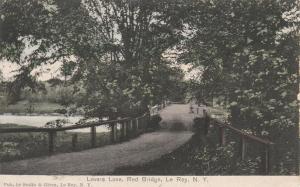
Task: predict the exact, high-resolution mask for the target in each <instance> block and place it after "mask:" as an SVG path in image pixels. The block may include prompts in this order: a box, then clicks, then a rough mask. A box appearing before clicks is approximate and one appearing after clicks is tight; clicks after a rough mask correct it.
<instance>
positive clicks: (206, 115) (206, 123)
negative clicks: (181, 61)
mask: <svg viewBox="0 0 300 187" xmlns="http://www.w3.org/2000/svg"><path fill="white" fill-rule="evenodd" d="M197 112H198V110H197ZM203 118H204V135H205V136H206V135H207V134H208V128H209V122H210V119H209V116H208V114H207V112H206V110H205V109H203Z"/></svg>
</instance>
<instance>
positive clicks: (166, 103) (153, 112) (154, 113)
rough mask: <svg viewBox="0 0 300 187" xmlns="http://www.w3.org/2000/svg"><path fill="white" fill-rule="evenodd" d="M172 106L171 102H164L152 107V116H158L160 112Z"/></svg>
mask: <svg viewBox="0 0 300 187" xmlns="http://www.w3.org/2000/svg"><path fill="white" fill-rule="evenodd" d="M170 104H171V102H169V101H163V102H162V103H161V104H158V105H155V106H153V107H151V108H150V115H157V114H158V112H159V111H160V110H162V109H164V108H165V107H166V106H168V105H170Z"/></svg>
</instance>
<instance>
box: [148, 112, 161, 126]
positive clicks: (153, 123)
mask: <svg viewBox="0 0 300 187" xmlns="http://www.w3.org/2000/svg"><path fill="white" fill-rule="evenodd" d="M161 120H162V119H161V117H160V116H159V115H154V116H151V117H150V122H149V123H148V126H147V128H148V129H152V130H157V129H159V128H160V125H159V122H160V121H161Z"/></svg>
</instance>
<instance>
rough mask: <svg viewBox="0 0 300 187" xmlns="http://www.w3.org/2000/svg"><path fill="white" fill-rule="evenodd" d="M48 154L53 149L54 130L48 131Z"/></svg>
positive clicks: (51, 152)
mask: <svg viewBox="0 0 300 187" xmlns="http://www.w3.org/2000/svg"><path fill="white" fill-rule="evenodd" d="M48 135H49V154H53V153H54V151H55V137H56V131H49V133H48Z"/></svg>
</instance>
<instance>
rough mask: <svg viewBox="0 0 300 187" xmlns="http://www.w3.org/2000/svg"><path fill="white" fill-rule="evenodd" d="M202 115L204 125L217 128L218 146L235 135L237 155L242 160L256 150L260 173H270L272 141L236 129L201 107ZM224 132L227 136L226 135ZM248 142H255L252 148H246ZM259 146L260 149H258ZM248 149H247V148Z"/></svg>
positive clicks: (224, 143) (223, 144)
mask: <svg viewBox="0 0 300 187" xmlns="http://www.w3.org/2000/svg"><path fill="white" fill-rule="evenodd" d="M197 114H199V108H197ZM203 117H204V119H205V120H204V123H205V124H204V125H205V126H206V127H207V128H208V127H216V128H217V133H218V142H219V146H225V145H226V142H227V141H226V138H228V139H229V138H231V139H234V138H233V136H237V138H236V139H234V141H237V142H238V143H239V146H238V149H239V150H238V152H239V155H238V156H239V157H240V159H241V160H244V159H245V157H246V155H247V154H250V153H253V152H256V154H260V155H259V156H260V157H261V162H260V168H261V172H262V174H265V175H267V174H270V172H271V163H272V162H271V159H272V157H271V156H272V154H271V153H272V150H273V147H274V143H273V142H271V141H269V140H266V139H262V138H260V137H257V136H254V135H251V134H248V133H246V132H244V131H242V130H240V129H237V128H235V127H233V126H231V125H230V124H228V123H226V122H224V121H221V120H219V119H216V118H211V117H209V115H208V113H207V112H206V110H205V109H203ZM226 134H227V135H228V136H226ZM248 144H253V145H254V144H255V146H254V147H253V149H252V150H251V151H250V149H249V148H248V146H247V145H248ZM260 148H261V149H260ZM248 149H249V150H248ZM257 150H262V151H261V152H260V151H259V152H257Z"/></svg>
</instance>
